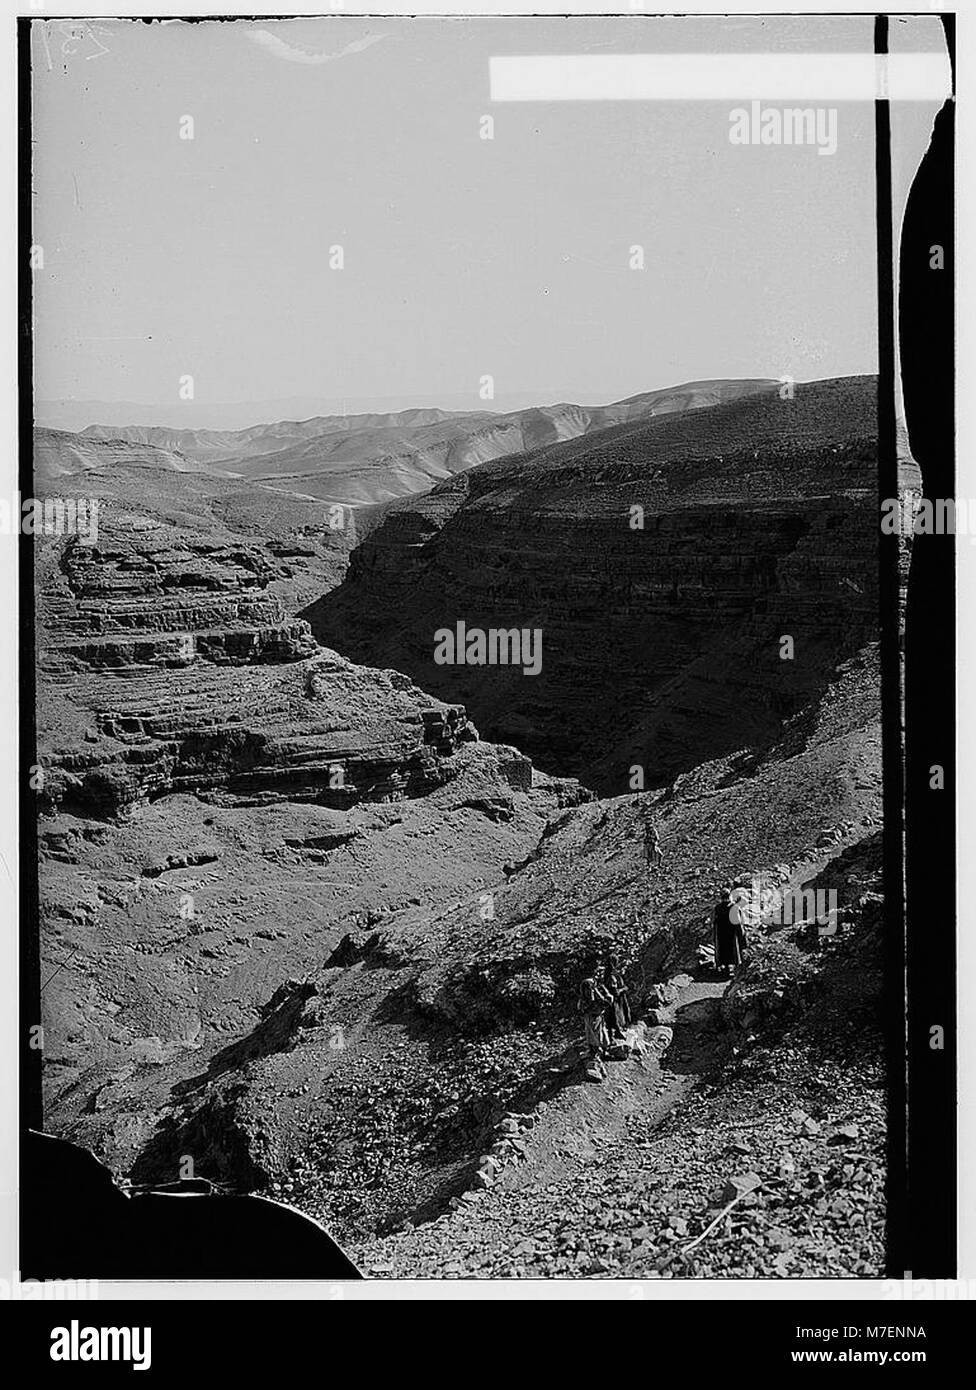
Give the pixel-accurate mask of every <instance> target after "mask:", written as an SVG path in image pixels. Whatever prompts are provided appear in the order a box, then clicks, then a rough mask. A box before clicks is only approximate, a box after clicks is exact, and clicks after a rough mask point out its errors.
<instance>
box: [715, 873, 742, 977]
mask: <svg viewBox="0 0 976 1390" xmlns="http://www.w3.org/2000/svg"><path fill="white" fill-rule="evenodd" d="M712 945H713V947H714V949H715V968H716V969H717V970H719V971H720V972H721V973H722V974H723V975H724V976H725V977H726V979H729V978H731V975H732V971H733V969H734V968H735V966H737V965H741V964H742V957H743V953H744V952H745V949H746V934H745V932H744V931H743V929H742V922H741V921H740V913H739V908H738V906H737V904H736V902H735V900H734V899H733V897H732V895H731V891H730V890H727V891H726V892H725V893H723V894H722V897H721V898H720V899H719V901H718V903H717V905H716V907H715V916H714V918H713V921H712Z"/></svg>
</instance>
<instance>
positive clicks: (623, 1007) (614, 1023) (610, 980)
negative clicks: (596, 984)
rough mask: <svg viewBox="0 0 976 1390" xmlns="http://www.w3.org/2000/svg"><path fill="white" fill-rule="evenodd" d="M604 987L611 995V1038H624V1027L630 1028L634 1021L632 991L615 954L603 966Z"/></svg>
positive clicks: (608, 1028)
mask: <svg viewBox="0 0 976 1390" xmlns="http://www.w3.org/2000/svg"><path fill="white" fill-rule="evenodd" d="M603 988H604V989H605V990H606V992H607V993H608V994H609V996H610V1003H609V1004H608V1005H607V1031H608V1032H609V1034H610V1037H611V1039H617V1038H622V1037H623V1036H624V1029H625V1028H629V1027H630V1025H631V1023H632V1022H633V1016H632V1014H631V1011H630V992H629V991H628V989H627V986H626V984H625V983H624V977H623V975H621V973H620V970H619V968H618V966H617V962H616V960H614V958H613V956H608V957H607V963H606V965H605V966H604V967H603Z"/></svg>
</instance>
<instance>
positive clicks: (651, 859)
mask: <svg viewBox="0 0 976 1390" xmlns="http://www.w3.org/2000/svg"><path fill="white" fill-rule="evenodd" d="M663 858H664V854H663V851H662V849H661V837H660V836H659V835H658V833H657V826H656V825H655V823H654V821H653V820H652V819H651V815H650V812H649V811H647V810H645V812H644V862H645V864H646V865H647V872H648V873H651V871H652V870H653V869H656V868H657V867H658V865H659V864H660V862H661V860H662V859H663Z"/></svg>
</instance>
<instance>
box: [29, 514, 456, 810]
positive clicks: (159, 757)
mask: <svg viewBox="0 0 976 1390" xmlns="http://www.w3.org/2000/svg"><path fill="white" fill-rule="evenodd" d="M46 545H47V547H48V548H46V549H45V551H44V552H42V561H41V565H40V568H39V578H40V583H39V594H38V599H39V603H38V606H39V610H40V620H41V625H40V643H41V645H40V651H39V677H40V692H41V715H40V739H41V747H42V749H43V759H42V762H43V766H44V769H45V787H44V798H45V804H46V806H47V807H48V808H49V809H52V808H55V807H57V806H60V805H65V806H66V807H69V808H70V809H72V810H73V811H75V812H77V813H80V814H95V815H103V816H104V815H112V814H115V813H116V812H118V811H120V810H122V809H124V808H131V807H132V806H134V805H137V804H139V803H144V802H145V801H147V800H149V799H151V798H155V797H158V796H160V795H162V794H164V793H167V792H190V793H194V794H197V795H200V796H205V797H212V798H217V799H223V800H224V801H227V802H233V801H242V800H243V801H248V800H249V801H252V802H262V801H268V800H270V799H274V798H278V799H280V798H282V797H289V798H291V799H293V800H314V801H318V802H319V803H320V804H324V805H333V806H346V805H352V804H354V803H355V802H357V801H360V800H366V801H381V800H384V799H388V798H393V797H400V796H415V795H421V794H423V793H424V792H425V791H427V790H430V788H431V787H433V786H436V785H438V784H439V782H440V781H442V780H443V779H444V777H445V776H446V775H447V774H446V772H445V770H444V768H443V763H444V760H445V759H447V758H450V756H451V755H452V754H453V753H455V752H456V751H457V749H458V748H459V747H460V746H461V744H463V743H464V742H466V741H470V740H472V739H474V738H476V737H477V734H476V731H475V730H474V728H473V726H472V725H471V724H470V722H469V721H468V719H467V717H466V715H465V713H464V711H463V709H461V708H460V707H458V706H456V705H447V704H444V703H442V702H441V701H439V700H436V699H432V698H430V697H428V696H426V695H425V694H424V693H423V692H422V691H420V690H418V689H417V688H416V687H415V686H414V685H413V683H412V682H411V681H410V680H409V679H408V678H407V677H405V676H401V675H400V674H399V673H398V672H396V671H368V670H364V669H363V668H361V667H357V666H355V665H353V664H352V663H351V662H349V661H346V660H345V659H344V658H342V657H340V656H339V655H338V654H336V653H335V652H327V651H322V650H321V649H320V648H319V646H318V644H317V643H316V642H315V640H314V638H313V637H312V635H311V632H310V630H309V626H308V623H307V622H305V621H303V620H302V619H295V618H292V617H289V616H287V614H286V611H285V605H284V602H283V600H282V598H281V597H280V596H279V595H278V594H276V593H275V592H274V591H273V589H272V587H271V586H272V584H273V581H274V580H275V578H276V572H275V568H274V566H273V564H272V563H271V562H270V561H269V558H268V556H267V554H266V552H265V551H264V550H262V549H261V548H259V547H256V546H252V547H249V546H247V545H245V544H242V543H237V544H227V543H223V542H221V541H220V540H219V539H214V538H209V537H207V536H206V535H205V534H202V533H200V532H198V531H194V530H190V529H188V528H177V527H172V526H164V525H156V526H151V525H145V526H141V527H139V528H133V526H132V524H131V519H130V517H129V516H128V514H126V513H121V514H118V515H116V514H112V513H110V514H109V515H108V517H106V518H103V522H102V527H101V532H100V535H99V537H98V541H97V544H95V545H87V544H83V543H82V542H81V541H79V540H77V539H69V540H66V541H64V542H63V543H52V542H48V543H46Z"/></svg>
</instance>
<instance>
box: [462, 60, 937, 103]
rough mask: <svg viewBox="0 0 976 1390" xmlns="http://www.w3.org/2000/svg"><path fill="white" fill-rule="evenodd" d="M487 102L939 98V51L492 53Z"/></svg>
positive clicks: (907, 99)
mask: <svg viewBox="0 0 976 1390" xmlns="http://www.w3.org/2000/svg"><path fill="white" fill-rule="evenodd" d="M489 71H490V76H491V99H492V101H748V100H751V99H759V100H762V101H818V102H838V101H876V100H878V99H879V98H881V97H887V98H889V99H890V100H891V101H939V102H941V101H944V100H945V99H946V98H947V97H948V96H949V95H950V69H949V60H948V58H947V56H946V55H945V54H944V53H891V54H886V55H878V54H874V53H605V54H589V53H574V54H565V55H560V54H539V55H537V56H526V57H496V58H490V59H489Z"/></svg>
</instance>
